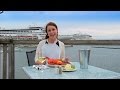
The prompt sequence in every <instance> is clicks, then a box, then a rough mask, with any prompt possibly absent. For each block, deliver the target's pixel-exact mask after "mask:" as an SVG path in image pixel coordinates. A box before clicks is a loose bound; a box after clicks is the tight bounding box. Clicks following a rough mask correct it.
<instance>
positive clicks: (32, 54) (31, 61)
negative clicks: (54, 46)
mask: <svg viewBox="0 0 120 90" xmlns="http://www.w3.org/2000/svg"><path fill="white" fill-rule="evenodd" d="M35 53H36V50H32V51H27V52H26V55H27V60H28V66H32V65H35V61H34V58H35Z"/></svg>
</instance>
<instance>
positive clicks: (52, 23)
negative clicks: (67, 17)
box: [45, 22, 58, 39]
mask: <svg viewBox="0 0 120 90" xmlns="http://www.w3.org/2000/svg"><path fill="white" fill-rule="evenodd" d="M48 26H54V27H55V28H56V29H57V30H58V27H57V25H56V24H55V23H54V22H49V23H48V24H47V25H46V27H45V31H46V33H47V27H48ZM48 38H49V36H48V33H47V35H46V36H45V39H48Z"/></svg>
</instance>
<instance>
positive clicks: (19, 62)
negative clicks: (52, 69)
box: [15, 45, 120, 79]
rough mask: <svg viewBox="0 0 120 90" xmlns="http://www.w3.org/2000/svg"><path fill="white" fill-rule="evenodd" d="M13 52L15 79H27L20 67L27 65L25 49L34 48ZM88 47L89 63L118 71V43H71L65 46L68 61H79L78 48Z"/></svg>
mask: <svg viewBox="0 0 120 90" xmlns="http://www.w3.org/2000/svg"><path fill="white" fill-rule="evenodd" d="M17 49H18V50H17V51H16V52H15V79H28V76H27V75H26V74H25V72H24V71H23V70H22V67H24V66H28V63H27V56H26V51H31V50H34V49H36V47H34V48H29V47H24V48H17ZM80 49H90V50H91V52H90V61H89V64H90V65H93V66H96V67H100V68H104V69H108V70H111V71H115V72H119V73H120V68H119V67H120V55H119V54H120V46H119V45H116V46H115V45H114V46H112V45H109V46H107V45H73V46H72V47H71V46H67V47H66V48H65V51H66V57H68V58H70V61H79V52H78V51H79V50H80Z"/></svg>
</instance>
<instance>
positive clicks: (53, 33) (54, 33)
mask: <svg viewBox="0 0 120 90" xmlns="http://www.w3.org/2000/svg"><path fill="white" fill-rule="evenodd" d="M47 33H48V36H49V38H50V39H56V38H57V35H58V30H57V28H56V27H55V26H52V25H49V26H47Z"/></svg>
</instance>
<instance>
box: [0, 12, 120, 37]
mask: <svg viewBox="0 0 120 90" xmlns="http://www.w3.org/2000/svg"><path fill="white" fill-rule="evenodd" d="M50 21H53V22H55V23H56V24H57V25H58V29H59V34H75V33H82V34H89V35H91V36H92V37H93V38H95V39H120V11H4V13H2V14H0V27H1V28H5V29H9V28H10V29H12V28H28V26H30V25H31V26H42V27H44V26H45V25H46V24H47V23H48V22H50Z"/></svg>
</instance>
